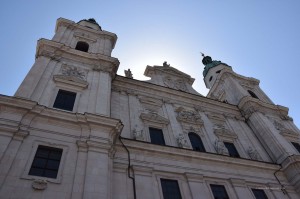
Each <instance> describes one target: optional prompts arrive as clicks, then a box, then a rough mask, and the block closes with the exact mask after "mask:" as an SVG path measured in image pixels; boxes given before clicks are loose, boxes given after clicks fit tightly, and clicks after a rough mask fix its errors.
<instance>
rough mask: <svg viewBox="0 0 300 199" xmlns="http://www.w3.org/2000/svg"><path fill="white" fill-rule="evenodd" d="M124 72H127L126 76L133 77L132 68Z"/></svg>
mask: <svg viewBox="0 0 300 199" xmlns="http://www.w3.org/2000/svg"><path fill="white" fill-rule="evenodd" d="M124 72H125V77H127V78H130V79H133V76H132V72H131V70H130V69H128V70H124Z"/></svg>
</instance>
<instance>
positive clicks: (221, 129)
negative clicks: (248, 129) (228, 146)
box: [214, 124, 238, 139]
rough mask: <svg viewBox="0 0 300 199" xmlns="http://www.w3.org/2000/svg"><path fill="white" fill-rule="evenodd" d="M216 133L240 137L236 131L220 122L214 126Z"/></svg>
mask: <svg viewBox="0 0 300 199" xmlns="http://www.w3.org/2000/svg"><path fill="white" fill-rule="evenodd" d="M214 133H215V134H216V136H217V137H222V138H229V139H236V138H237V137H238V136H237V135H236V134H235V133H234V132H232V131H230V130H229V129H227V128H226V127H225V126H224V125H220V124H216V125H215V126H214Z"/></svg>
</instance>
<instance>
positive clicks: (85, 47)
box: [75, 41, 89, 52]
mask: <svg viewBox="0 0 300 199" xmlns="http://www.w3.org/2000/svg"><path fill="white" fill-rule="evenodd" d="M75 49H76V50H80V51H83V52H87V51H88V50H89V44H88V43H86V42H84V41H79V42H77V44H76V47H75Z"/></svg>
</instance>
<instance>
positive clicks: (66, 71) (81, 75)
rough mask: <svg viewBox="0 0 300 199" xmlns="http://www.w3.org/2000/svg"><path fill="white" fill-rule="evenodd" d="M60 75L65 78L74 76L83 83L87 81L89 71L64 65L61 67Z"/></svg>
mask: <svg viewBox="0 0 300 199" xmlns="http://www.w3.org/2000/svg"><path fill="white" fill-rule="evenodd" d="M60 74H61V75H64V76H72V77H76V78H78V79H81V80H83V81H86V76H87V70H83V69H79V68H78V67H75V66H69V65H67V64H63V65H62V66H61V70H60Z"/></svg>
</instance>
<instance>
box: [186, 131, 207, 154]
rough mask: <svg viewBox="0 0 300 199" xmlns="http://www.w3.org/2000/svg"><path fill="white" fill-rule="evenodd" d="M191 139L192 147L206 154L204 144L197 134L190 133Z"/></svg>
mask: <svg viewBox="0 0 300 199" xmlns="http://www.w3.org/2000/svg"><path fill="white" fill-rule="evenodd" d="M189 139H190V142H191V144H192V147H193V150H194V151H201V152H205V148H204V145H203V142H202V140H201V138H200V137H199V136H198V135H197V134H196V133H193V132H190V133H189Z"/></svg>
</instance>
